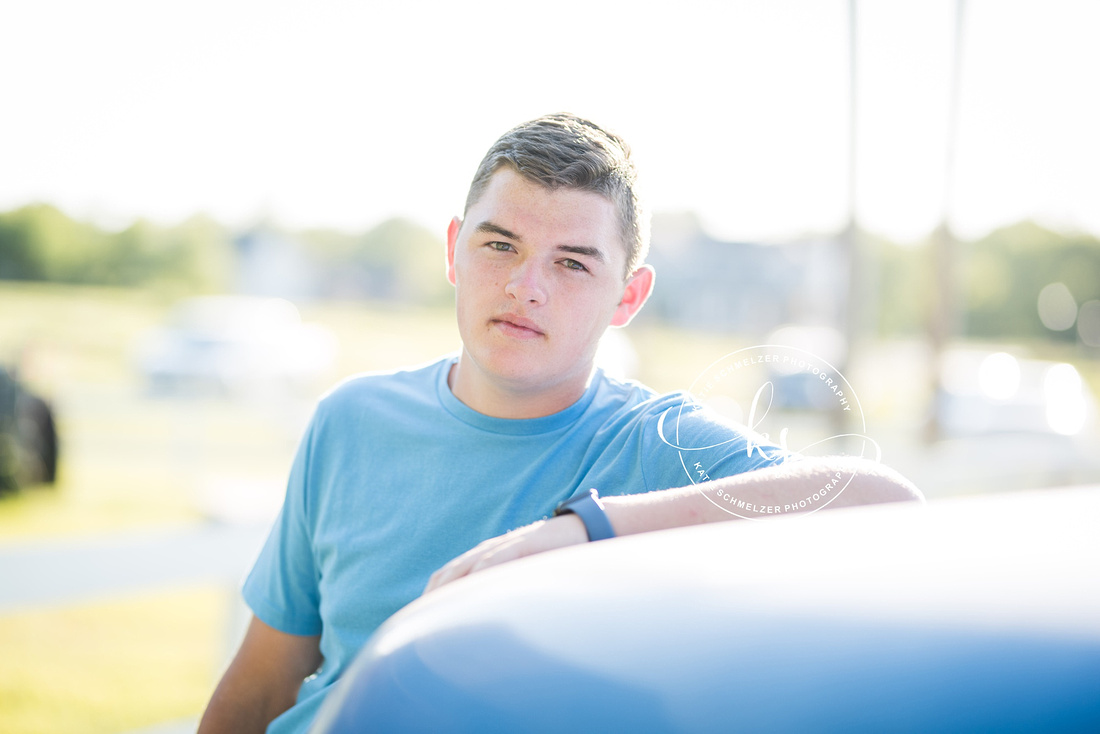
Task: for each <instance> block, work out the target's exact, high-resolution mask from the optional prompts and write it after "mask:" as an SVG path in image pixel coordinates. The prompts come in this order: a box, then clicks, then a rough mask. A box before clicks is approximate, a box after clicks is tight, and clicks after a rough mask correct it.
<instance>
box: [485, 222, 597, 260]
mask: <svg viewBox="0 0 1100 734" xmlns="http://www.w3.org/2000/svg"><path fill="white" fill-rule="evenodd" d="M475 230H476V231H477V232H485V233H488V234H497V235H500V236H501V237H507V238H508V239H511V240H515V241H516V242H523V238H522V237H520V236H519V235H518V234H516V233H515V232H511V231H509V230H507V229H505V228H504V227H501V226H500V225H499V224H496V223H494V222H489V221H485V222H481V223H480V224H478V225H477V227H476V228H475ZM554 249H556V250H558V251H559V252H571V253H573V254H574V255H585V256H587V257H590V258H592V259H593V260H596V261H598V262H601V263H603V262H607V257H606V256H605V255H604V253H603V250H601V249H600V248H598V247H589V246H587V245H558V246H557V247H556V248H554Z"/></svg>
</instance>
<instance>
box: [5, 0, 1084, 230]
mask: <svg viewBox="0 0 1100 734" xmlns="http://www.w3.org/2000/svg"><path fill="white" fill-rule="evenodd" d="M526 7H527V6H526V5H525V4H523V3H516V2H514V0H501V1H498V0H465V1H464V2H431V3H429V2H408V3H400V4H399V3H380V2H336V1H334V0H320V1H314V2H293V3H288V2H277V1H273V0H259V1H253V0H213V1H211V0H188V1H187V2H177V1H175V0H171V1H165V2H147V1H143V0H98V1H97V2H94V3H89V2H82V1H81V2H77V1H68V2H66V1H64V0H35V2H8V3H6V4H5V5H4V6H3V9H2V10H0V83H2V87H0V90H2V91H0V99H2V106H0V210H7V209H11V208H14V207H16V206H19V205H22V204H25V203H28V202H32V201H48V202H52V203H55V204H57V205H59V206H61V207H62V208H63V209H65V210H66V211H68V212H69V213H70V214H73V215H75V216H80V217H90V218H93V219H95V220H96V221H98V222H100V223H103V224H109V225H122V224H125V223H126V222H127V221H128V220H129V219H131V218H133V217H136V216H145V217H149V218H152V219H154V220H157V221H161V222H165V223H172V222H175V221H179V220H181V219H183V218H185V217H187V216H188V215H190V214H193V213H195V212H198V211H205V212H207V213H210V214H212V215H214V216H215V217H217V218H219V219H221V220H223V221H225V222H227V223H230V224H233V225H247V224H249V223H250V222H254V221H256V220H257V219H259V218H260V217H264V216H268V217H271V218H273V219H274V220H275V221H277V222H279V223H281V224H285V225H288V226H292V227H304V226H329V227H338V228H343V229H350V230H358V229H363V228H366V227H369V226H371V225H373V224H376V223H377V222H379V221H381V220H382V219H384V218H385V217H388V216H393V215H404V216H408V217H411V218H413V219H415V220H417V221H420V222H422V223H424V224H425V225H427V226H430V227H432V228H435V229H436V230H438V231H439V233H440V236H441V237H442V235H443V232H444V228H445V226H446V222H447V221H448V220H449V218H450V217H451V216H452V214H455V213H458V210H459V209H460V207H461V205H462V202H463V199H464V197H465V192H466V188H467V186H468V184H469V180H470V177H471V176H472V175H473V171H474V169H475V167H476V166H477V163H478V161H479V160H480V158H481V155H482V153H483V152H484V150H485V149H486V148H487V147H488V145H489V144H490V143H491V142H492V141H493V140H494V139H495V138H496V137H497V136H498V135H499V134H500V133H502V132H503V131H505V130H506V129H508V128H509V127H511V126H512V125H514V124H516V123H518V122H521V121H523V120H526V119H529V118H531V117H535V116H537V115H539V114H542V113H544V112H551V111H558V110H570V111H573V112H576V113H578V114H582V115H585V116H588V117H591V118H593V119H594V120H596V121H597V122H599V123H601V124H603V125H606V126H608V127H610V128H612V129H615V130H617V131H618V132H620V133H622V134H623V135H624V136H625V137H626V138H627V139H628V140H629V141H630V142H631V143H632V145H633V147H634V149H635V152H636V155H637V157H638V160H639V163H640V165H641V166H642V172H643V176H644V177H645V182H646V189H647V191H648V193H649V197H650V201H651V204H652V206H653V208H654V209H655V210H669V209H678V210H683V209H691V210H695V211H697V212H698V213H699V214H700V215H701V216H702V218H703V221H704V222H705V223H706V224H707V226H708V228H709V229H710V230H711V231H712V232H713V233H714V234H715V235H716V236H719V237H725V238H731V239H764V240H779V239H783V238H786V237H790V236H794V235H797V234H800V233H805V232H811V231H813V232H829V231H834V230H836V229H837V228H839V227H840V226H842V225H843V223H844V221H845V219H846V216H847V210H848V167H849V166H848V160H849V157H848V120H849V112H848V110H849V101H848V100H849V98H848V90H849V67H848V40H847V39H848V7H849V6H848V2H847V0H768V1H767V2H765V1H764V0H741V1H736V2H735V1H731V0H713V1H710V2H704V1H703V0H678V1H677V2H652V3H647V2H615V3H612V2H600V1H599V0H581V1H579V2H577V1H574V0H561V1H560V2H555V3H550V4H539V5H536V6H532V7H535V8H538V9H539V10H536V11H530V10H524V8H526ZM954 8H955V4H954V2H952V1H951V0H874V1H872V0H862V1H861V2H859V3H858V9H859V60H860V65H861V66H860V72H859V82H860V83H859V108H858V115H857V129H858V141H859V142H858V146H857V161H858V162H857V166H856V170H857V195H856V202H857V212H858V215H859V218H860V221H861V223H862V224H863V225H864V226H865V227H867V228H869V229H872V230H875V231H879V232H882V233H885V234H887V235H890V236H892V237H894V238H896V239H900V240H903V241H914V240H917V239H919V238H921V237H923V236H924V235H925V234H927V233H928V232H929V231H930V230H931V229H932V228H933V227H934V226H935V225H936V223H937V221H938V218H939V216H940V212H941V210H942V206H943V202H944V199H945V196H944V180H945V177H944V170H945V161H946V159H947V153H946V142H945V141H946V139H947V129H948V118H949V114H948V109H949V104H948V102H949V98H950V75H951V73H950V72H951V56H952V50H953V38H954V23H955V10H954ZM966 8H967V12H966V16H965V21H964V35H963V39H964V55H963V58H962V86H961V94H960V107H959V118H958V119H959V126H958V135H957V156H956V164H955V172H956V176H955V178H954V184H953V186H952V187H951V195H950V196H949V197H948V200H949V202H950V210H951V217H952V223H953V224H954V226H955V227H956V230H957V231H958V232H959V233H960V234H961V235H963V236H966V237H969V236H978V235H981V234H983V233H984V232H986V231H988V230H989V229H990V228H993V227H997V226H1001V225H1004V224H1007V223H1011V222H1013V221H1016V220H1018V219H1021V218H1024V217H1032V218H1037V219H1039V220H1040V221H1042V222H1044V223H1046V224H1048V225H1052V226H1056V227H1060V228H1063V229H1085V230H1088V231H1091V232H1093V233H1097V234H1100V143H1098V142H1097V140H1098V135H1097V133H1096V131H1097V130H1100V93H1098V91H1097V90H1098V89H1100V57H1098V56H1097V53H1096V39H1097V38H1098V37H1100V2H1094V1H1093V0H969V2H968V3H967V6H966ZM539 11H541V12H542V13H544V14H538V13H539Z"/></svg>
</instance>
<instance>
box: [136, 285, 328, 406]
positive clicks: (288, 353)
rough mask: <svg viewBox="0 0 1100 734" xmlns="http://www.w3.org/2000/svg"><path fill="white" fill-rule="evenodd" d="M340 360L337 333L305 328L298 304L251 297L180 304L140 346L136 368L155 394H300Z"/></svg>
mask: <svg viewBox="0 0 1100 734" xmlns="http://www.w3.org/2000/svg"><path fill="white" fill-rule="evenodd" d="M335 357H336V339H335V337H334V335H333V334H332V333H331V332H330V331H329V330H328V329H327V328H325V327H323V326H320V325H316V324H303V323H302V320H301V316H300V315H299V313H298V309H297V308H296V307H295V306H294V304H292V303H290V302H289V301H286V300H283V299H280V298H257V297H250V296H203V297H198V298H190V299H186V300H183V301H181V302H179V303H178V304H177V305H176V306H175V307H173V309H172V310H171V312H170V313H169V315H168V318H167V321H166V323H165V324H164V325H163V326H161V327H158V328H156V329H153V330H151V331H149V332H147V333H145V334H144V335H142V337H141V338H140V339H139V341H138V344H137V347H136V363H137V367H138V370H139V371H140V372H141V374H142V375H143V376H144V378H145V379H146V380H147V382H148V384H149V386H150V388H151V389H152V390H153V391H154V392H157V393H184V394H194V393H200V394H218V395H234V394H245V393H255V392H257V391H261V392H264V391H271V390H286V389H297V388H301V387H305V386H307V385H308V384H309V383H311V382H312V381H314V380H316V379H317V378H320V377H322V376H324V375H325V373H326V372H327V371H328V370H329V369H330V368H331V367H332V365H333V362H334V360H335Z"/></svg>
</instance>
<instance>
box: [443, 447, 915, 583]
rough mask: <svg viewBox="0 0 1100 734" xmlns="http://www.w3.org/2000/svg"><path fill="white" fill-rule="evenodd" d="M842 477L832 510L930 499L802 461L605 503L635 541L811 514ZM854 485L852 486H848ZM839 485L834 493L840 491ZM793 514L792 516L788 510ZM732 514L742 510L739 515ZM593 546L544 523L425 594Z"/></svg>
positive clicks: (880, 477) (882, 476)
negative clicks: (550, 553)
mask: <svg viewBox="0 0 1100 734" xmlns="http://www.w3.org/2000/svg"><path fill="white" fill-rule="evenodd" d="M838 474H839V476H840V480H841V481H840V484H843V485H846V486H844V487H843V491H842V492H839V493H837V494H836V495H835V496H834V498H833V499H832V501H831V502H829V504H828V505H827V507H829V508H836V507H851V506H853V505H867V504H877V503H881V502H907V501H917V502H922V501H924V496H923V495H922V494H921V493H920V490H918V489H917V488H916V487H915V486H913V484H912V483H910V482H909V481H908V480H907V479H905V478H904V477H903V476H901V475H900V474H898V473H897V472H896V471H894V470H892V469H890V468H888V467H886V466H883V465H882V464H878V463H876V462H872V461H866V460H862V459H851V458H845V457H828V458H823V459H802V460H799V461H792V462H789V463H787V464H781V465H778V466H773V467H768V468H766V469H759V470H757V471H751V472H745V473H744V474H737V475H735V476H732V477H725V478H723V479H716V480H713V481H710V482H705V483H702V484H697V485H692V486H689V487H681V488H679V489H668V490H664V491H660V492H647V493H645V494H633V495H625V496H616V497H605V498H603V505H604V509H605V510H606V512H607V518H608V520H610V521H611V527H612V528H613V529H614V530H615V534H616V535H633V534H634V533H644V532H648V531H651V530H664V529H666V528H675V527H682V526H684V525H698V524H700V523H705V522H719V521H723V520H736V519H738V517H739V516H745V515H747V516H764V515H765V514H772V513H757V512H748V511H745V510H737V506H736V505H735V504H734V505H731V504H730V502H731V498H732V499H733V501H734V502H737V501H740V502H744V503H746V504H748V505H752V506H755V507H757V508H779V510H776V511H775V513H774V514H778V513H780V512H790V513H794V512H806V511H808V510H810V509H817V508H818V507H821V506H823V505H824V502H825V499H827V498H822V499H821V500H819V501H818V502H817V503H816V504H808V505H807V506H806V507H804V508H802V509H795V508H798V507H799V505H800V503H801V502H803V501H804V500H805V499H806V498H807V497H812V496H813V494H814V493H815V492H819V491H820V490H822V489H823V488H824V487H826V486H827V485H828V484H829V482H830V481H833V480H835V479H836V477H837V476H838ZM849 478H850V480H851V481H848V480H849ZM840 488H841V487H840V486H839V485H838V486H835V487H833V488H832V489H831V490H829V491H830V492H837V491H838V490H839V489H840ZM784 507H787V508H791V509H787V510H783V509H782V508H784ZM730 509H734V510H737V512H738V514H733V512H731V511H730ZM586 540H588V535H587V533H586V532H585V529H584V524H583V523H582V522H581V520H580V519H579V518H578V517H577V516H576V515H562V516H560V517H555V518H552V519H550V520H540V521H539V522H536V523H534V524H532V525H527V526H526V527H522V528H519V529H517V530H513V531H512V532H510V533H507V534H505V535H501V536H498V537H496V538H490V539H489V540H486V541H485V542H484V543H481V544H480V545H478V546H476V547H474V548H473V549H472V550H470V551H467V552H466V553H464V554H462V555H461V556H459V557H458V558H455V559H454V560H452V561H451V562H450V563H448V564H447V565H445V566H444V567H443V568H441V569H439V570H438V571H436V572H435V573H434V574H432V578H431V580H430V581H429V582H428V586H427V588H426V589H425V592H427V591H431V590H432V589H435V588H437V587H439V586H442V585H443V584H446V583H448V582H450V581H454V580H455V579H458V578H461V577H463V576H467V575H469V574H471V573H474V572H476V571H480V570H482V569H485V568H489V567H491V566H495V565H497V564H498V563H504V562H505V561H511V560H515V559H517V558H522V557H524V556H529V555H534V554H535V553H541V552H543V551H547V550H552V549H554V548H560V547H562V546H566V545H573V544H575V543H583V542H585V541H586Z"/></svg>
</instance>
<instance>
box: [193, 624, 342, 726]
mask: <svg viewBox="0 0 1100 734" xmlns="http://www.w3.org/2000/svg"><path fill="white" fill-rule="evenodd" d="M319 643H320V638H319V637H317V636H298V635H291V634H287V633H285V632H280V631H279V630H276V629H274V628H272V627H269V626H267V625H266V624H264V623H263V622H261V621H260V620H259V619H257V618H255V617H254V618H253V619H252V623H251V624H250V625H249V627H248V632H247V633H246V634H245V638H244V640H243V641H242V642H241V647H240V649H239V650H238V651H237V655H236V656H235V657H234V658H233V662H232V663H230V665H229V668H228V669H226V671H225V675H224V676H222V679H221V682H220V683H219V684H218V687H217V688H216V689H215V691H214V694H213V695H212V696H211V697H210V703H209V704H208V705H207V707H206V713H204V714H203V717H202V721H201V722H200V723H199V730H198V734H231V733H232V734H236V732H245V733H246V734H249V733H251V732H263V731H265V730H266V729H267V725H268V724H270V723H271V722H272V721H273V720H274V719H275V718H276V717H277V716H279V714H281V713H283V712H284V711H286V710H287V709H289V708H290V707H291V706H293V705H294V702H295V700H296V699H297V697H298V690H299V689H300V688H301V686H302V681H303V680H304V679H305V677H306V676H307V675H309V674H311V673H312V672H314V671H315V670H317V668H318V666H319V665H320V664H321V660H322V658H321V652H320V648H319Z"/></svg>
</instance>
